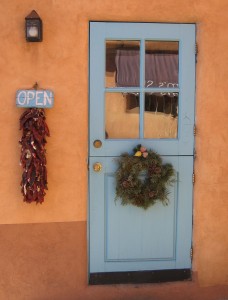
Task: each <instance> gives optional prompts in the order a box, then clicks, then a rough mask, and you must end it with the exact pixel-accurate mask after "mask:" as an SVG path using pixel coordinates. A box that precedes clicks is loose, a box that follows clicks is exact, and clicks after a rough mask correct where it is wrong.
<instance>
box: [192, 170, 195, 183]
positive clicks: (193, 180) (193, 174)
mask: <svg viewBox="0 0 228 300" xmlns="http://www.w3.org/2000/svg"><path fill="white" fill-rule="evenodd" d="M192 183H193V184H194V183H195V173H194V172H193V173H192Z"/></svg>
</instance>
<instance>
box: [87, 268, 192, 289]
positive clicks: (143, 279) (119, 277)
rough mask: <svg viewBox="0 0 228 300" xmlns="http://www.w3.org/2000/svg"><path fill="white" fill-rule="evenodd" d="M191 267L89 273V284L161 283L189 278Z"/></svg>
mask: <svg viewBox="0 0 228 300" xmlns="http://www.w3.org/2000/svg"><path fill="white" fill-rule="evenodd" d="M191 278H192V276H191V269H174V270H155V271H132V272H104V273H90V275H89V284H90V285H102V284H128V283H135V284H140V283H161V282H172V281H183V280H191Z"/></svg>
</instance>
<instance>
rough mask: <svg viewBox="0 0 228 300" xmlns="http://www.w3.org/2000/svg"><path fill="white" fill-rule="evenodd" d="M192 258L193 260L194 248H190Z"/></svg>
mask: <svg viewBox="0 0 228 300" xmlns="http://www.w3.org/2000/svg"><path fill="white" fill-rule="evenodd" d="M190 258H191V261H192V260H193V248H191V249H190Z"/></svg>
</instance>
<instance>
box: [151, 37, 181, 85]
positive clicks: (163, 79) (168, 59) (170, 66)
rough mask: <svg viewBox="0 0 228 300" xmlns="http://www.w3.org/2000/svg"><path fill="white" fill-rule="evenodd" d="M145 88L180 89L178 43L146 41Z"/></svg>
mask: <svg viewBox="0 0 228 300" xmlns="http://www.w3.org/2000/svg"><path fill="white" fill-rule="evenodd" d="M145 52H146V53H145V87H151V88H152V87H161V88H165V87H169V88H173V87H174V88H177V87H178V60H179V43H178V42H158V41H146V44H145Z"/></svg>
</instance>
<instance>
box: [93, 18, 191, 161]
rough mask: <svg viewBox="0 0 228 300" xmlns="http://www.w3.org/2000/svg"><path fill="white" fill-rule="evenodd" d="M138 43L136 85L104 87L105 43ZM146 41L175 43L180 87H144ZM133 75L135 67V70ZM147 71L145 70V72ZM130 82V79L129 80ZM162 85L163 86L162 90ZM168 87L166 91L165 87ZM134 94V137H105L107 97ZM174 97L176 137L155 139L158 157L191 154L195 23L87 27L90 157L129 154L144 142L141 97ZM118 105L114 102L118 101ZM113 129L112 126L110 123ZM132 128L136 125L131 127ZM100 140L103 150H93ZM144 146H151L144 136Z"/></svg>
mask: <svg viewBox="0 0 228 300" xmlns="http://www.w3.org/2000/svg"><path fill="white" fill-rule="evenodd" d="M107 40H108V41H111V40H114V41H117V40H122V41H124V42H125V41H128V40H135V41H137V42H138V41H140V54H139V55H140V58H141V60H140V69H139V73H140V74H139V77H140V87H114V88H110V87H105V85H106V80H105V78H106V73H107V72H108V71H109V70H107V72H105V70H106V67H107V65H106V52H107V51H106V50H107V49H106V47H105V45H106V41H107ZM148 40H155V41H162V40H164V41H170V42H173V41H178V45H179V52H178V53H179V55H178V57H179V64H178V66H179V73H178V74H179V79H178V80H179V83H178V87H172V85H171V86H170V85H168V84H166V85H164V84H160V85H159V86H160V87H152V86H151V85H149V87H147V86H145V82H147V81H149V79H148V78H145V48H146V46H145V43H146V42H147V41H148ZM136 71H137V69H136ZM147 73H148V72H147ZM129 81H131V80H129ZM164 86H165V87H164ZM167 86H168V87H167ZM127 92H131V93H132V92H133V93H136V94H137V93H138V95H139V98H140V100H139V101H140V108H139V110H140V121H139V124H138V130H139V136H138V138H136V137H135V134H133V135H131V136H130V137H129V138H128V137H127V138H125V137H123V138H119V141H118V143H116V140H117V139H118V137H116V138H115V139H114V140H113V139H112V138H110V139H107V138H106V133H107V132H106V129H105V127H104V124H105V122H106V119H107V118H106V115H105V113H106V110H105V107H106V103H105V99H106V97H105V95H106V93H109V94H111V93H120V94H124V93H127ZM145 92H147V93H156V92H158V93H166V94H167V93H178V94H179V104H180V105H179V106H178V132H177V135H176V137H175V138H172V139H170V138H169V139H167V138H166V137H163V138H154V139H153V149H154V150H155V151H157V152H158V153H159V154H161V155H193V145H194V138H193V134H192V133H193V126H194V96H195V25H193V24H188V25H187V24H182V25H180V24H145V23H141V24H138V23H134V24H132V23H121V24H118V23H102V22H101V23H99V22H91V23H90V123H91V124H95V126H94V125H91V126H90V155H91V156H106V155H108V156H116V155H117V156H118V155H119V154H120V153H122V152H126V151H129V149H132V148H133V147H134V146H135V144H139V143H141V141H142V138H144V119H143V117H142V115H143V113H144V93H145ZM117 101H119V98H118V97H117ZM114 125H116V124H115V123H114ZM134 126H135V125H134ZM97 139H99V140H101V141H102V147H101V148H100V149H96V148H94V147H93V141H94V140H97ZM143 143H144V145H145V146H146V147H148V148H150V147H151V139H150V138H145V139H144V141H143Z"/></svg>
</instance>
